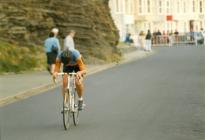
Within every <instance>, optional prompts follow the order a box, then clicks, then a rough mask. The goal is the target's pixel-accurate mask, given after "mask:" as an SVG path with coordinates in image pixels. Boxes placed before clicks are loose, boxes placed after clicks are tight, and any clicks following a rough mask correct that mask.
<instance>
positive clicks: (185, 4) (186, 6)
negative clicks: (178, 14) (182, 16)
mask: <svg viewBox="0 0 205 140" xmlns="http://www.w3.org/2000/svg"><path fill="white" fill-rule="evenodd" d="M183 5H184V13H186V7H187V5H186V2H185V1H184V4H183Z"/></svg>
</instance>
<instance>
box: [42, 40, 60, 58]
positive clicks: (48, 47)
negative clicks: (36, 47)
mask: <svg viewBox="0 0 205 140" xmlns="http://www.w3.org/2000/svg"><path fill="white" fill-rule="evenodd" d="M52 46H55V47H57V48H58V55H59V54H60V48H61V47H60V43H59V40H58V38H56V37H49V38H47V39H46V40H45V42H44V48H45V52H46V53H49V52H52Z"/></svg>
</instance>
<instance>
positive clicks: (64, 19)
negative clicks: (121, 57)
mask: <svg viewBox="0 0 205 140" xmlns="http://www.w3.org/2000/svg"><path fill="white" fill-rule="evenodd" d="M53 27H57V28H59V30H60V34H59V38H60V40H61V42H63V38H64V37H65V35H66V34H67V33H68V32H69V30H71V29H74V30H76V31H77V34H76V38H75V42H76V46H77V48H78V49H79V50H80V51H81V53H82V54H83V55H84V57H85V58H86V59H87V60H88V59H90V60H91V58H92V57H94V58H98V59H99V60H100V59H103V60H107V61H112V60H114V59H115V58H113V55H115V56H116V55H118V54H119V53H118V51H117V49H116V47H115V46H116V44H117V42H118V39H119V36H118V31H117V29H116V27H115V25H114V23H113V21H112V19H111V16H110V9H109V7H108V0H0V34H1V38H3V39H6V40H8V41H12V42H17V43H19V44H20V45H23V46H30V45H34V46H35V45H43V41H44V39H45V38H46V37H47V36H48V34H49V31H50V30H51V28H53ZM61 44H62V43H61Z"/></svg>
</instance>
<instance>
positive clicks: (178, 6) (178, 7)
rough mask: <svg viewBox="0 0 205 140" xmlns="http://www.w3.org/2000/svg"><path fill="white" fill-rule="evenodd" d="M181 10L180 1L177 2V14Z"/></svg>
mask: <svg viewBox="0 0 205 140" xmlns="http://www.w3.org/2000/svg"><path fill="white" fill-rule="evenodd" d="M179 9H180V3H179V0H178V1H177V13H179V12H180V11H179Z"/></svg>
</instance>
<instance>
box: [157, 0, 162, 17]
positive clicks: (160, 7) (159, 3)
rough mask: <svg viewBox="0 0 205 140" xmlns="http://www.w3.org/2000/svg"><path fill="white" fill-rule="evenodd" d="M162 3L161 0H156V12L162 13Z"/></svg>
mask: <svg viewBox="0 0 205 140" xmlns="http://www.w3.org/2000/svg"><path fill="white" fill-rule="evenodd" d="M162 5H163V4H162V0H158V7H159V9H158V13H159V14H162V12H163V10H162V7H163V6H162Z"/></svg>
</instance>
